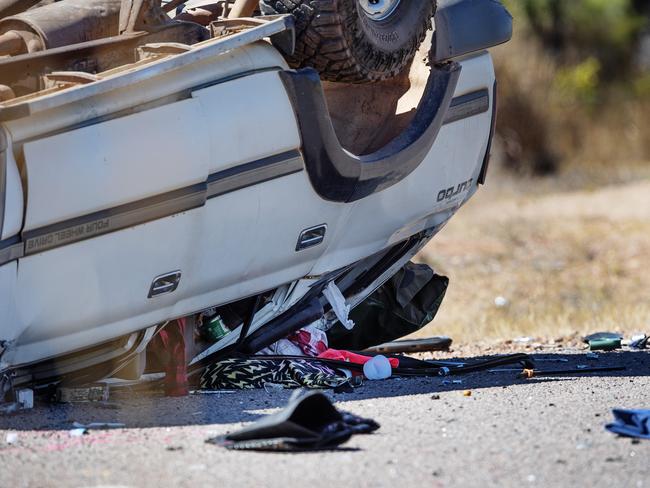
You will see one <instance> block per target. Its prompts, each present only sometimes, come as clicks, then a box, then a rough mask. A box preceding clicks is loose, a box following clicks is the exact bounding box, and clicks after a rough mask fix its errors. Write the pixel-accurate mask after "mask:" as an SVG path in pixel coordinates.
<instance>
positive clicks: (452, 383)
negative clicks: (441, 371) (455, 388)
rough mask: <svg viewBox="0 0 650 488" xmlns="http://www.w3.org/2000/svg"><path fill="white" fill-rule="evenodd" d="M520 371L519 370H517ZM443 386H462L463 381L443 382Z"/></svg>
mask: <svg viewBox="0 0 650 488" xmlns="http://www.w3.org/2000/svg"><path fill="white" fill-rule="evenodd" d="M517 371H519V370H517ZM442 384H443V385H462V384H463V380H443V381H442Z"/></svg>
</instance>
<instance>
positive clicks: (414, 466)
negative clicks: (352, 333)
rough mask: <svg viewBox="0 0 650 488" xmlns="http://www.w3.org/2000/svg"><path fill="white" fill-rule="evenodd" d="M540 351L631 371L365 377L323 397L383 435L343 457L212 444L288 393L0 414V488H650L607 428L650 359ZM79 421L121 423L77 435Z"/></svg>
mask: <svg viewBox="0 0 650 488" xmlns="http://www.w3.org/2000/svg"><path fill="white" fill-rule="evenodd" d="M533 355H534V357H536V358H542V359H556V360H557V359H562V358H565V359H569V361H570V362H568V363H566V362H553V361H543V362H539V363H538V367H539V368H545V369H558V368H566V367H569V366H571V365H573V366H575V365H578V364H589V365H593V366H619V365H623V366H626V367H627V369H626V370H625V371H623V372H611V373H598V374H590V375H584V376H569V377H562V378H554V379H541V378H540V379H530V380H519V379H516V376H515V373H514V372H504V373H487V372H483V373H475V374H472V375H468V376H466V377H464V378H463V384H460V385H459V384H453V385H443V384H442V379H441V378H424V379H408V380H405V379H402V380H400V379H392V380H387V381H380V382H367V383H366V384H365V385H364V386H362V387H361V388H359V389H356V390H355V391H354V392H353V393H347V394H337V395H334V394H330V393H328V394H329V395H331V396H332V398H333V399H334V400H335V401H336V404H337V407H339V408H341V409H346V410H349V411H351V412H353V413H356V414H358V415H361V416H366V417H371V418H373V419H375V420H377V421H378V422H379V423H381V429H380V430H379V431H377V432H376V433H375V434H373V435H366V436H356V437H353V438H352V439H351V440H350V441H349V442H348V443H347V444H346V445H345V446H344V448H343V449H341V450H338V451H329V452H315V453H302V454H279V453H254V452H243V451H228V450H225V449H223V448H221V447H218V446H215V445H210V444H206V443H205V440H206V439H208V438H210V437H212V436H215V435H219V434H224V433H226V432H229V431H233V430H236V429H238V428H239V427H241V426H242V425H244V424H246V423H248V422H250V421H253V420H255V419H257V418H259V417H260V416H261V415H264V414H267V413H269V412H272V411H274V409H276V408H278V407H281V406H283V405H284V404H285V403H286V401H287V399H288V398H289V396H290V392H289V391H272V392H266V391H263V390H255V391H243V392H237V393H227V394H220V395H218V396H196V395H193V396H190V397H185V398H163V397H161V396H160V395H156V394H143V393H134V392H120V393H119V394H114V395H113V396H112V398H111V400H110V401H111V403H109V404H107V405H94V406H91V405H75V406H71V405H38V406H37V407H36V408H35V409H34V410H33V411H30V412H27V413H23V414H20V415H13V416H3V417H0V486H3V487H11V488H14V487H21V486H35V487H43V486H57V487H58V486H75V487H99V486H128V487H146V486H154V487H166V486H187V487H200V486H228V487H239V486H242V487H258V486H260V487H265V486H268V487H283V488H287V487H294V486H295V487H304V486H311V487H321V486H322V487H354V488H357V487H365V486H368V487H373V488H376V487H383V486H386V487H398V486H399V487H401V486H427V487H436V486H463V487H468V486H499V487H508V486H517V487H521V486H523V487H527V486H531V487H532V486H544V487H546V486H590V487H592V486H602V487H650V440H644V441H637V440H632V439H629V438H622V437H618V436H616V435H614V434H611V433H609V432H608V431H606V430H605V428H604V426H605V424H606V423H607V422H609V421H610V419H611V417H612V415H611V409H612V408H614V407H623V408H650V353H648V352H645V351H643V352H630V351H621V352H614V353H605V354H601V355H600V357H599V359H597V360H594V359H588V358H587V357H586V356H585V354H584V352H577V351H567V350H563V351H560V352H555V353H552V354H546V353H542V352H536V353H534V354H533ZM465 390H471V396H465V394H464V392H465ZM74 421H77V422H81V423H87V422H122V423H124V424H126V427H125V428H122V429H115V430H93V431H91V432H90V433H88V434H86V435H83V436H80V437H74V436H71V435H70V429H71V428H72V423H73V422H74ZM13 433H15V434H17V436H13V435H10V436H9V438H10V439H11V438H12V437H13V438H14V442H13V443H11V444H8V443H7V434H13Z"/></svg>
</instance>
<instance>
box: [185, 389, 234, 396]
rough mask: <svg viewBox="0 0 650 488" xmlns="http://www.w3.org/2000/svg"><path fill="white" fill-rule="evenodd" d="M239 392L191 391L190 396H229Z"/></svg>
mask: <svg viewBox="0 0 650 488" xmlns="http://www.w3.org/2000/svg"><path fill="white" fill-rule="evenodd" d="M232 393H237V390H190V395H228V394H232Z"/></svg>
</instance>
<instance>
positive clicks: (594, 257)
mask: <svg viewBox="0 0 650 488" xmlns="http://www.w3.org/2000/svg"><path fill="white" fill-rule="evenodd" d="M505 3H507V4H508V7H509V9H510V10H511V12H512V13H513V14H514V17H515V35H514V39H513V41H512V42H511V43H509V44H507V45H505V46H503V47H500V48H498V49H497V50H496V52H495V62H496V69H497V72H498V77H499V88H500V90H499V92H500V93H499V94H500V106H499V123H498V129H497V136H498V143H497V145H496V148H495V151H494V157H493V164H492V167H491V169H490V173H489V175H488V182H487V185H486V187H483V188H481V189H480V191H479V193H478V194H477V196H475V197H474V199H473V200H472V201H470V203H469V204H468V205H467V207H466V208H463V209H462V210H461V211H460V212H459V214H458V215H457V216H456V217H454V219H452V220H451V222H450V224H449V225H448V227H447V228H445V229H444V230H443V231H442V232H441V234H440V235H439V236H438V237H437V238H436V239H434V240H433V241H432V243H431V244H430V245H429V246H428V247H427V248H426V249H425V250H424V251H423V252H422V253H421V254H420V256H419V258H420V259H421V260H423V261H426V262H428V263H430V264H432V265H433V266H434V267H435V268H436V269H437V270H438V271H439V272H441V273H444V274H447V275H448V276H449V277H450V278H451V283H450V288H449V291H448V294H447V297H446V299H445V302H444V303H443V307H442V309H441V311H440V312H439V315H438V317H436V319H435V320H434V322H433V323H432V324H431V325H430V326H428V327H427V328H426V329H424V330H423V331H421V332H420V334H419V335H420V336H427V335H432V334H441V335H443V334H446V335H450V336H452V337H453V338H454V339H455V340H456V341H457V342H475V341H488V342H489V341H491V340H497V339H498V340H501V339H512V338H515V337H518V336H533V337H545V338H550V339H554V338H560V337H562V336H567V335H572V334H576V333H584V332H588V331H597V330H612V331H616V330H618V331H621V332H626V333H632V332H635V331H644V332H649V333H650V302H648V300H647V296H648V290H649V289H650V274H648V273H647V271H646V268H647V265H648V263H650V239H648V236H650V23H649V22H648V13H649V11H650V3H648V2H645V1H634V0H575V1H570V2H568V1H566V0H509V1H506V2H505ZM497 297H502V298H503V300H502V299H501V298H499V299H497V300H496V302H497V303H498V304H499V306H497V304H495V299H496V298H497Z"/></svg>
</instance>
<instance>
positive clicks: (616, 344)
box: [589, 339, 621, 351]
mask: <svg viewBox="0 0 650 488" xmlns="http://www.w3.org/2000/svg"><path fill="white" fill-rule="evenodd" d="M620 348H621V339H592V340H590V341H589V349H591V350H592V351H614V350H616V349H620Z"/></svg>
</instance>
